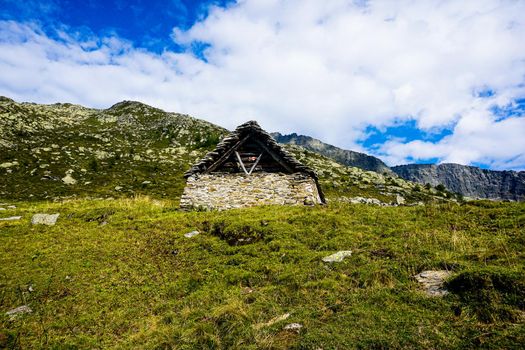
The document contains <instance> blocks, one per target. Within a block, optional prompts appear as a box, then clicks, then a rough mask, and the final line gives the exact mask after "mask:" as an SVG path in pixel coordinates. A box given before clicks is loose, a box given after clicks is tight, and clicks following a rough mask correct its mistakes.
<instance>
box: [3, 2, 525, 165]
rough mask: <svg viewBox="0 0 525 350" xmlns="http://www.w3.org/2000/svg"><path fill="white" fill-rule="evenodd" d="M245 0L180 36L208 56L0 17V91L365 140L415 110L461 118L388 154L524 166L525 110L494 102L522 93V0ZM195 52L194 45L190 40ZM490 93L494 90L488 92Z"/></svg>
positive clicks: (340, 141) (432, 120)
mask: <svg viewBox="0 0 525 350" xmlns="http://www.w3.org/2000/svg"><path fill="white" fill-rule="evenodd" d="M362 3H363V2H356V3H351V2H348V1H343V0H341V1H337V0H333V1H326V2H323V1H317V0H300V1H299V0H297V1H291V0H290V1H279V0H274V1H269V0H243V1H239V3H238V4H235V5H232V6H229V7H227V8H226V9H224V8H213V9H211V10H210V11H209V15H208V16H207V17H206V18H204V19H203V20H202V21H200V22H197V23H196V24H195V25H194V26H193V27H191V28H190V29H188V30H186V31H184V30H180V29H177V28H176V29H174V31H173V38H174V40H176V41H177V42H178V43H179V44H181V45H187V46H188V48H190V47H191V45H192V44H195V43H206V44H208V45H209V46H208V47H207V48H206V49H205V51H204V52H203V55H204V56H205V58H206V61H203V60H200V59H198V58H197V57H195V56H194V55H193V54H192V53H191V52H190V51H188V52H185V53H175V52H164V53H163V54H160V55H157V54H153V53H150V52H147V51H144V50H140V49H137V48H134V47H132V45H131V44H130V43H128V42H125V41H124V40H121V39H119V38H115V37H113V38H87V39H84V40H79V39H78V37H76V36H74V35H68V34H66V33H64V32H63V33H61V39H60V40H54V39H52V38H50V37H48V36H47V35H45V34H44V33H42V32H41V31H40V30H39V28H38V27H35V26H34V25H27V24H20V23H15V22H2V24H1V25H0V70H1V72H2V74H0V94H4V95H7V96H10V97H13V98H15V99H18V100H32V101H39V102H55V101H68V102H75V103H82V104H85V105H88V106H98V107H107V106H109V105H111V104H113V103H115V102H117V101H119V100H122V99H136V100H140V101H143V102H146V103H150V104H152V105H155V106H158V107H161V108H165V109H167V110H172V111H178V112H183V113H188V114H191V115H194V116H197V117H201V118H204V119H207V120H209V121H212V122H215V123H218V124H220V125H224V126H226V127H229V128H233V127H235V126H236V125H237V124H239V123H241V122H243V121H246V120H248V119H257V120H259V121H260V122H261V124H262V125H263V127H265V128H267V129H269V130H279V131H283V132H292V131H296V132H300V133H305V134H309V135H312V136H315V137H318V138H321V139H323V140H325V141H327V142H331V143H334V144H336V145H339V146H342V147H347V148H353V149H358V150H359V149H360V146H359V144H358V142H359V141H360V140H362V138H364V137H365V135H366V133H365V128H366V127H367V126H369V125H374V126H376V127H378V128H384V127H385V126H388V125H392V124H394V123H400V122H402V121H403V120H407V121H408V120H411V119H413V120H416V121H417V125H418V127H420V128H422V129H424V130H435V129H439V128H443V127H454V133H453V134H452V135H450V136H448V137H446V138H445V139H443V140H441V141H439V142H437V143H430V142H424V141H412V142H408V143H403V142H400V141H399V140H392V141H390V142H386V143H385V144H384V145H382V146H381V147H380V149H379V151H378V154H381V155H382V156H383V157H385V159H386V160H387V161H389V162H390V163H399V162H405V161H407V159H410V158H415V159H425V158H435V157H437V158H439V159H440V160H442V161H455V162H461V163H465V164H467V163H472V162H484V163H487V164H490V165H491V166H492V167H494V168H502V167H512V168H525V159H524V156H523V154H524V153H525V145H524V143H523V142H524V141H523V139H525V138H524V137H523V135H525V132H524V123H525V122H524V118H523V117H513V118H510V119H505V120H502V121H501V120H498V119H497V117H496V116H494V115H492V113H491V110H490V108H491V106H493V105H500V106H504V105H506V104H508V103H511V102H512V101H514V100H515V99H517V98H523V97H525V85H524V83H525V45H523V38H525V16H524V15H523V14H524V13H525V2H523V1H510V0H509V1H497V0H484V1H408V0H407V1H395V2H393V1H371V2H366V3H365V5H362ZM188 50H189V49H188ZM486 89H490V90H493V91H495V94H494V95H493V96H489V97H487V98H479V97H477V96H476V92H477V91H482V90H486Z"/></svg>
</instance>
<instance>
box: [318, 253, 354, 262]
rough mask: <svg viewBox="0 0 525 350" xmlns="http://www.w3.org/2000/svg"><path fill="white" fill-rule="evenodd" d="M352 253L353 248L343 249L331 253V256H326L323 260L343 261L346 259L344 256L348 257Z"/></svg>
mask: <svg viewBox="0 0 525 350" xmlns="http://www.w3.org/2000/svg"><path fill="white" fill-rule="evenodd" d="M350 255H352V251H351V250H341V251H339V252H337V253H334V254H332V255H329V256H325V257H324V258H323V261H324V262H341V261H343V260H344V258H346V257H347V256H350Z"/></svg>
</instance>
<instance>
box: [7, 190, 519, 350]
mask: <svg viewBox="0 0 525 350" xmlns="http://www.w3.org/2000/svg"><path fill="white" fill-rule="evenodd" d="M5 204H12V203H4V206H5ZM16 205H17V206H18V207H17V208H16V209H8V210H6V212H9V213H8V214H9V215H19V216H22V219H21V220H19V221H4V222H3V221H0V276H1V278H0V311H2V312H1V313H0V348H2V347H7V348H22V349H29V348H36V349H39V348H42V349H93V348H117V349H170V348H173V349H286V348H294V349H474V348H476V349H479V348H482V349H518V348H521V347H522V345H523V344H524V343H525V326H524V325H525V323H524V321H525V320H524V315H525V304H524V303H523V301H524V300H525V278H524V276H525V274H524V272H525V271H524V267H525V256H524V252H525V239H524V234H523V232H524V229H525V205H524V204H523V203H515V204H511V203H507V204H498V203H490V202H474V203H470V204H465V205H462V206H458V205H455V204H443V205H437V206H436V205H428V206H416V207H378V206H366V205H351V204H346V203H341V204H334V203H332V204H330V205H328V206H318V207H278V208H277V207H260V208H253V209H243V210H232V211H228V212H189V213H183V212H178V211H177V207H176V205H175V203H174V202H170V201H159V200H153V199H149V198H147V197H142V198H136V199H118V200H110V201H108V200H73V201H65V202H61V203H49V202H31V203H27V202H19V203H16ZM34 213H59V214H60V216H59V218H58V221H57V224H56V225H55V226H42V225H40V226H39V225H31V224H30V220H31V217H32V215H33V214H34ZM2 215H3V214H2ZM3 216H4V215H3ZM193 230H198V231H200V234H199V235H197V236H194V237H192V238H186V237H185V236H184V234H186V233H188V232H190V231H193ZM339 250H351V251H352V255H351V256H350V257H347V258H346V259H345V260H343V261H342V262H339V263H325V262H323V261H322V258H323V257H325V256H327V255H330V254H332V253H334V252H336V251H339ZM435 269H447V270H450V271H452V276H451V278H450V281H449V287H448V288H449V289H450V290H451V293H450V294H448V295H445V296H444V297H429V296H427V295H426V294H425V293H424V292H423V291H422V290H421V289H420V288H421V287H420V286H419V284H418V283H417V282H416V280H415V279H414V278H413V277H412V276H413V275H415V274H417V273H418V272H421V271H424V270H435ZM22 305H25V306H27V307H29V308H30V309H31V310H32V312H31V313H25V314H20V315H18V316H17V317H15V318H11V317H10V316H8V315H6V314H5V312H7V311H8V310H11V309H13V308H16V307H19V306H22ZM293 323H298V324H299V325H300V326H301V327H300V328H299V329H293V327H292V329H290V327H291V326H290V324H293ZM287 326H288V327H287ZM296 327H299V326H296Z"/></svg>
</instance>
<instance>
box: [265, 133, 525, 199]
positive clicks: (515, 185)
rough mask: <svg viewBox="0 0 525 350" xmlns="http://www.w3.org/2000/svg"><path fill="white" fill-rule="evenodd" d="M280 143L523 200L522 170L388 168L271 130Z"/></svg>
mask: <svg viewBox="0 0 525 350" xmlns="http://www.w3.org/2000/svg"><path fill="white" fill-rule="evenodd" d="M272 135H273V136H274V137H275V138H276V140H277V141H278V142H280V143H283V144H292V145H300V146H302V147H304V148H306V149H309V150H311V151H313V152H316V153H319V154H322V155H324V156H325V157H328V158H331V159H333V160H335V161H336V162H338V163H340V164H343V165H347V166H351V167H358V168H362V169H366V170H370V171H375V172H378V173H381V174H387V175H390V176H395V175H394V174H396V175H398V176H400V177H401V178H403V179H405V180H408V181H414V182H417V183H420V184H422V185H426V184H430V185H432V186H433V187H435V186H439V185H443V186H444V187H445V188H446V189H448V190H449V191H451V192H456V193H460V194H461V195H463V196H466V197H471V198H485V199H495V200H501V199H504V200H516V201H523V200H525V172H523V171H521V172H516V171H496V170H487V169H481V168H478V167H474V166H467V165H461V164H440V165H434V164H407V165H398V166H394V167H392V168H389V167H388V166H387V165H386V164H385V163H384V162H383V161H381V160H380V159H379V158H376V157H374V156H370V155H367V154H364V153H359V152H354V151H349V150H345V149H342V148H338V147H336V146H332V145H329V144H327V143H324V142H322V141H320V140H317V139H315V138H313V137H310V136H305V135H297V134H295V133H293V134H289V135H282V134H280V133H273V134H272Z"/></svg>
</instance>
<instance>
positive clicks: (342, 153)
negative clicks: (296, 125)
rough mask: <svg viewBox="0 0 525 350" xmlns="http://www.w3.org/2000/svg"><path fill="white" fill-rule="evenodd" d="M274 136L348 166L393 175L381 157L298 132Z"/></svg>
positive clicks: (275, 133) (281, 141)
mask: <svg viewBox="0 0 525 350" xmlns="http://www.w3.org/2000/svg"><path fill="white" fill-rule="evenodd" d="M272 136H273V137H274V138H275V139H276V140H277V142H279V143H284V144H291V145H298V146H302V147H304V148H306V149H309V150H311V151H313V152H317V153H320V154H322V155H324V156H325V157H328V158H332V159H333V160H335V161H337V162H338V163H341V164H343V165H346V166H352V167H356V168H361V169H364V170H370V171H375V172H377V173H380V174H384V173H386V174H388V175H393V173H392V170H390V168H389V167H388V166H387V165H386V164H385V163H384V162H383V161H382V160H381V159H379V158H376V157H373V156H370V155H368V154H364V153H361V152H355V151H350V150H345V149H342V148H339V147H336V146H333V145H330V144H327V143H324V142H322V141H321V140H318V139H315V138H313V137H310V136H306V135H298V134H296V133H292V134H288V135H282V134H280V133H278V132H274V133H272Z"/></svg>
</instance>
